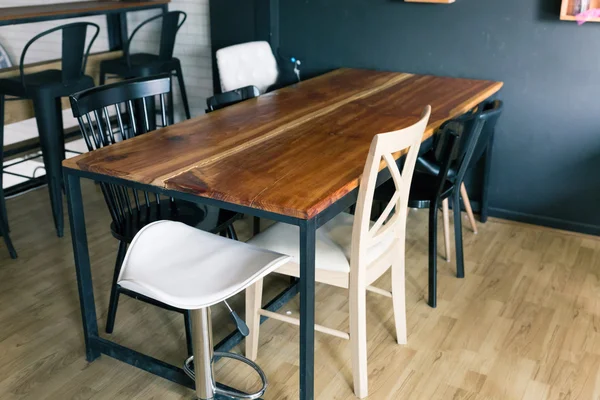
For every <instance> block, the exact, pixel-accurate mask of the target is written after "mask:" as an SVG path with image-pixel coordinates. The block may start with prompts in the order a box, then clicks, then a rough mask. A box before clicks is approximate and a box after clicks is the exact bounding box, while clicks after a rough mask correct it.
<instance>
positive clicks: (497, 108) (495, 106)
mask: <svg viewBox="0 0 600 400" xmlns="http://www.w3.org/2000/svg"><path fill="white" fill-rule="evenodd" d="M503 110H504V104H503V102H502V101H500V100H493V101H489V102H486V103H484V104H482V105H481V106H480V108H479V109H478V110H476V111H475V113H469V114H466V115H464V116H463V117H462V118H463V119H465V121H466V123H467V124H473V123H475V119H474V118H473V117H474V115H475V114H476V113H477V112H481V116H480V118H482V119H483V120H484V125H483V128H482V130H481V134H480V135H479V139H478V140H477V145H476V146H475V150H474V151H473V156H472V157H471V161H470V163H469V166H468V168H467V171H469V170H471V169H473V168H474V167H475V166H476V165H477V163H478V162H479V160H481V158H482V157H483V155H484V153H485V152H486V150H487V149H488V146H489V145H490V143H491V141H492V140H493V137H494V132H495V131H496V123H497V122H498V119H499V118H500V115H502V111H503ZM416 169H417V171H420V172H427V173H429V174H431V175H437V174H439V171H440V165H439V164H438V163H437V161H436V157H435V154H434V152H433V151H429V152H427V153H425V154H423V155H422V156H420V157H419V158H418V159H417V166H416ZM448 176H449V177H450V178H451V179H454V177H455V176H456V171H455V170H454V169H450V171H449V172H448ZM484 179H489V177H487V176H486V177H484ZM483 187H484V191H485V190H486V188H487V185H485V184H484V185H483ZM460 193H461V195H462V200H463V203H464V205H465V210H466V212H467V214H468V216H469V220H470V221H471V225H472V227H473V232H475V233H477V226H476V225H475V218H474V216H473V211H472V208H471V203H470V200H469V196H468V193H467V189H466V187H465V185H464V183H462V182H461V185H460ZM486 195H487V193H483V196H482V197H484V196H486ZM485 201H487V200H486V199H482V203H484V202H485Z"/></svg>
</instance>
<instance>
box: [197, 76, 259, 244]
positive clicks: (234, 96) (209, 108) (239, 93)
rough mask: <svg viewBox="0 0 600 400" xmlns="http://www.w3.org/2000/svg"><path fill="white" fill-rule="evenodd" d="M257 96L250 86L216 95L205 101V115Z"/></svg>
mask: <svg viewBox="0 0 600 400" xmlns="http://www.w3.org/2000/svg"><path fill="white" fill-rule="evenodd" d="M258 96H260V90H258V88H257V87H256V86H252V85H250V86H245V87H243V88H240V89H235V90H230V91H229V92H224V93H218V94H215V95H214V96H212V97H209V98H208V99H206V113H210V112H213V111H217V110H220V109H222V108H225V107H229V106H232V105H234V104H237V103H241V102H242V101H246V100H250V99H253V98H255V97H258ZM252 231H253V233H254V235H257V234H258V233H260V217H254V222H253V227H252Z"/></svg>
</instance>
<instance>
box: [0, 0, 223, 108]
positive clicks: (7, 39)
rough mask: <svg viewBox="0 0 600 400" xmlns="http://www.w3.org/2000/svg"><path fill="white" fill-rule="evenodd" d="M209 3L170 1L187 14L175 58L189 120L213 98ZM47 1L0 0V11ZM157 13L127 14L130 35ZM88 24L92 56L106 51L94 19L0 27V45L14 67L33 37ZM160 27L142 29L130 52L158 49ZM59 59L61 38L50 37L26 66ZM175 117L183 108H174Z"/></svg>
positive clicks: (31, 53) (105, 40) (32, 51)
mask: <svg viewBox="0 0 600 400" xmlns="http://www.w3.org/2000/svg"><path fill="white" fill-rule="evenodd" d="M69 1H72V0H53V2H54V3H59V2H62V3H66V2H69ZM208 2H209V0H172V2H171V4H170V5H169V9H170V10H181V11H184V12H186V13H187V14H188V19H187V21H186V23H185V24H184V25H183V27H182V28H181V30H180V32H179V35H178V36H177V42H176V45H175V56H176V57H178V58H179V59H180V60H181V63H182V67H183V75H184V78H185V80H186V82H185V83H186V88H187V93H188V97H189V101H190V108H191V110H192V116H194V115H200V114H202V113H204V109H205V104H206V103H205V102H206V98H207V97H209V96H211V95H212V91H213V90H212V66H211V62H212V61H211V52H210V25H209V4H208ZM47 3H48V1H46V0H0V7H15V6H24V5H36V4H47ZM158 12H159V11H158V10H150V11H138V12H130V13H128V28H129V33H130V34H131V32H133V29H135V27H136V26H137V25H138V24H140V23H141V22H142V21H144V20H146V19H147V18H150V17H151V16H153V15H156V14H157V13H158ZM80 20H85V21H90V22H94V23H96V24H98V25H99V26H100V29H101V31H100V36H99V37H98V39H97V40H96V43H94V47H93V49H92V51H93V52H100V51H106V50H108V35H107V30H106V17H105V16H95V17H86V18H76V19H75V18H74V19H66V20H57V21H46V22H36V23H32V24H23V25H12V26H2V27H0V43H1V44H2V46H3V47H4V48H5V49H6V51H7V52H8V55H9V56H10V58H11V60H12V62H13V64H14V65H17V64H18V62H19V58H20V56H21V52H22V50H23V47H25V44H26V43H27V42H28V41H29V40H30V39H31V38H33V36H35V35H36V34H38V33H40V32H43V31H45V30H47V29H51V28H52V27H54V26H58V25H61V24H65V23H69V22H75V21H80ZM159 26H160V25H159V24H158V23H156V24H149V25H148V26H146V27H145V28H143V29H142V30H141V31H140V32H139V33H138V34H137V35H136V38H135V40H134V45H133V47H132V51H134V52H135V51H141V50H146V51H148V50H152V51H156V50H157V49H158V40H157V37H158V28H159ZM59 57H60V37H59V36H52V35H51V36H49V37H47V38H46V39H45V40H42V41H41V42H39V43H38V44H36V45H34V46H33V47H31V48H30V50H29V51H28V53H27V59H26V62H27V63H32V62H37V61H44V60H51V59H56V58H59ZM174 87H175V99H176V103H177V104H180V96H179V90H178V87H177V85H174ZM176 110H177V111H178V113H177V114H178V115H181V112H182V107H181V106H180V105H179V106H177V108H176Z"/></svg>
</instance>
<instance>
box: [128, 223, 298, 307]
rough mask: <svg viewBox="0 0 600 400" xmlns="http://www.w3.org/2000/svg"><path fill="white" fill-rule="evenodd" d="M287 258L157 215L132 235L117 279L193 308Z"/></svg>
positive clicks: (221, 296)
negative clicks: (133, 236) (153, 220)
mask: <svg viewBox="0 0 600 400" xmlns="http://www.w3.org/2000/svg"><path fill="white" fill-rule="evenodd" d="M288 260H289V257H288V256H285V255H282V254H277V253H274V252H272V251H268V250H265V249H261V248H258V247H255V246H251V245H249V244H246V243H243V242H238V241H235V240H231V239H227V238H224V237H221V236H217V235H214V234H211V233H208V232H204V231H201V230H199V229H196V228H192V227H190V226H187V225H185V224H183V223H180V222H173V221H158V222H155V223H153V224H150V225H148V226H146V227H145V228H144V229H142V230H141V231H140V232H139V233H138V234H137V235H136V236H135V238H134V239H133V241H132V243H131V245H130V247H129V250H128V252H127V255H126V257H125V260H124V262H123V267H122V269H121V273H120V275H119V280H118V282H119V285H121V287H123V288H125V289H129V290H132V291H134V292H137V293H140V294H143V295H144V296H148V297H150V298H153V299H155V300H158V301H161V302H163V303H165V304H169V305H171V306H173V307H177V308H181V309H184V310H195V309H199V308H204V307H208V306H211V305H213V304H216V303H219V302H221V301H223V300H225V299H227V298H229V297H231V296H233V295H234V294H236V293H238V292H240V291H242V290H244V289H245V288H247V287H248V286H250V285H251V284H253V283H254V282H255V281H256V280H258V279H260V278H262V277H264V276H265V275H267V274H268V273H270V272H272V271H274V270H275V269H277V268H278V267H279V266H281V265H283V264H285V263H286V262H287V261H288Z"/></svg>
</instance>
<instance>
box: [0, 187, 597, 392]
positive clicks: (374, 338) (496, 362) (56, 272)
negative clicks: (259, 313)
mask: <svg viewBox="0 0 600 400" xmlns="http://www.w3.org/2000/svg"><path fill="white" fill-rule="evenodd" d="M83 187H84V190H85V192H84V199H85V200H86V217H87V220H88V236H89V242H90V246H91V256H92V271H93V275H94V278H95V294H96V303H97V312H98V318H99V320H100V326H101V327H103V325H104V321H105V317H106V306H107V300H108V293H109V283H110V279H111V275H112V268H113V263H114V257H115V252H116V245H117V243H116V240H114V239H113V238H112V237H111V236H110V234H109V233H108V221H109V217H108V213H107V212H106V211H105V206H104V204H103V201H102V199H101V197H100V194H99V191H98V190H97V188H96V187H94V185H92V184H90V183H89V182H84V186H83ZM8 208H9V217H10V223H11V228H12V232H13V241H14V243H15V246H16V247H17V250H18V251H19V255H20V257H19V259H18V260H17V261H12V260H10V259H9V258H8V255H7V253H6V251H5V248H4V246H3V244H2V246H1V247H0V399H2V400H11V399H32V400H33V399H35V400H39V399H57V400H65V399H80V400H81V399H94V400H99V399H107V400H113V399H140V400H141V399H144V400H147V399H192V398H193V393H192V391H190V390H188V389H186V388H183V387H180V386H178V385H176V384H173V383H170V382H168V381H165V380H163V379H160V378H157V377H154V376H152V375H150V374H148V373H146V372H143V371H141V370H138V369H136V368H134V367H131V366H129V365H126V364H123V363H121V362H119V361H116V360H113V359H111V358H109V357H106V356H103V357H101V358H100V359H99V360H97V361H96V362H94V363H93V364H88V363H87V362H86V361H85V359H84V355H83V354H84V352H83V339H82V335H81V326H80V315H79V303H78V299H77V288H76V284H75V274H74V268H73V258H72V250H71V242H70V237H69V233H68V232H67V234H66V237H65V238H63V239H59V238H57V237H56V236H55V235H54V233H53V231H54V230H53V224H52V217H51V213H50V207H49V205H48V196H47V191H46V189H45V188H42V189H41V190H37V191H34V192H31V193H28V194H26V195H24V196H21V197H19V198H16V199H11V200H9V201H8ZM426 217H427V215H426V212H423V211H412V212H411V214H410V217H409V220H408V225H409V226H408V243H407V251H408V254H407V274H408V276H407V307H408V327H409V337H408V343H409V344H408V345H407V346H399V345H397V344H395V343H394V326H393V320H392V305H391V302H390V300H389V299H387V298H382V297H379V296H377V295H373V294H369V295H368V299H367V301H368V309H369V316H368V323H369V332H368V335H369V384H370V393H371V395H370V396H369V399H424V400H429V399H503V400H505V399H506V400H508V399H527V400H536V399H540V400H541V399H561V400H565V399H582V400H587V399H599V398H600V332H599V330H600V296H599V293H600V240H599V239H596V238H593V237H588V236H583V235H576V234H569V233H565V232H560V231H554V230H549V229H544V228H538V227H533V226H528V225H520V224H513V223H507V222H503V221H498V220H491V221H490V222H488V223H487V224H485V225H480V231H479V234H478V235H474V234H473V233H472V232H471V231H470V230H468V228H465V231H464V237H465V260H466V271H467V277H466V279H463V280H459V279H456V278H454V277H453V268H454V264H453V263H446V262H444V261H441V262H440V272H439V277H440V282H439V288H440V293H439V302H438V303H439V306H438V308H437V309H435V310H434V309H431V308H429V307H428V306H427V305H426V304H425V301H424V299H425V295H426V290H427V289H426V282H427V279H426V276H427V275H426V270H427V257H426V248H427V236H426V232H427V228H426V223H427V222H426V221H427V218H426ZM238 229H239V230H240V231H241V232H242V235H244V232H246V233H247V232H248V227H247V225H246V223H245V222H244V221H242V222H241V223H240V225H239V226H238ZM440 248H441V247H440ZM388 279H389V277H388V276H384V277H383V278H382V279H381V281H380V282H378V284H379V286H381V287H384V288H387V287H388V284H389V282H388ZM285 282H286V280H285V279H282V278H278V277H274V278H272V279H270V281H269V282H268V283H267V286H268V287H269V290H268V292H270V293H271V294H268V295H266V296H265V297H266V298H268V297H269V296H270V295H272V293H274V292H276V290H277V289H278V288H280V287H282V285H284V284H285ZM317 300H318V304H317V322H318V323H321V324H324V325H327V326H330V327H333V328H338V329H346V328H347V325H348V310H347V297H346V293H345V292H344V291H343V290H341V289H336V288H329V287H325V286H318V287H317ZM234 303H235V307H236V308H237V309H239V310H240V311H241V310H243V299H242V298H241V297H240V296H238V298H236V299H235V300H234ZM297 309H298V303H297V301H294V302H292V303H290V304H289V305H288V306H286V307H284V309H283V310H282V311H284V312H285V311H290V312H292V313H293V314H296V313H297ZM213 313H214V314H213V315H214V329H215V335H216V336H217V340H218V339H219V337H223V336H224V335H225V334H227V333H228V332H229V331H230V330H231V329H232V326H231V324H230V323H229V321H228V319H227V316H226V315H225V313H224V312H223V307H222V306H217V307H214V310H213ZM113 336H114V339H115V340H116V341H118V342H120V343H123V344H125V345H128V346H131V347H133V348H136V349H139V350H141V351H144V352H147V353H149V354H151V355H153V356H156V357H159V358H162V359H164V360H166V361H168V362H172V363H179V364H180V363H181V362H182V361H183V359H184V357H185V345H184V337H183V318H182V317H181V316H180V315H176V314H173V313H170V312H166V311H163V310H159V309H157V308H155V307H152V306H147V305H144V304H142V303H140V302H137V301H134V300H131V299H123V301H122V302H121V307H120V308H119V313H118V315H117V324H116V328H115V333H114V334H113ZM316 339H317V340H316V371H315V375H316V382H315V387H316V394H317V398H319V399H352V398H354V397H353V394H352V391H351V377H352V373H351V370H350V351H349V347H348V343H347V342H346V341H344V340H342V339H337V338H334V337H330V336H327V335H323V334H320V333H317V334H316ZM297 343H298V331H297V328H295V327H294V326H291V325H287V324H284V323H281V322H277V321H273V320H270V321H267V322H266V323H265V324H263V325H262V328H261V346H260V349H259V357H258V363H259V364H260V365H261V366H262V368H263V369H264V370H265V372H266V374H267V376H268V378H269V380H270V388H269V390H268V392H267V395H266V396H265V399H278V400H281V399H296V398H297V397H298V392H297V386H298V375H297V371H298V345H297ZM237 351H242V349H241V348H239V349H237ZM216 374H217V378H218V379H219V380H220V381H222V382H223V383H227V384H230V385H237V386H238V387H241V388H244V387H245V388H247V389H251V388H252V386H253V385H256V381H255V379H254V378H253V377H252V376H251V375H250V372H249V371H248V370H247V369H244V368H241V369H240V368H237V366H236V368H234V367H233V365H232V364H231V363H228V362H224V363H221V362H220V363H219V364H218V365H217V371H216Z"/></svg>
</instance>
